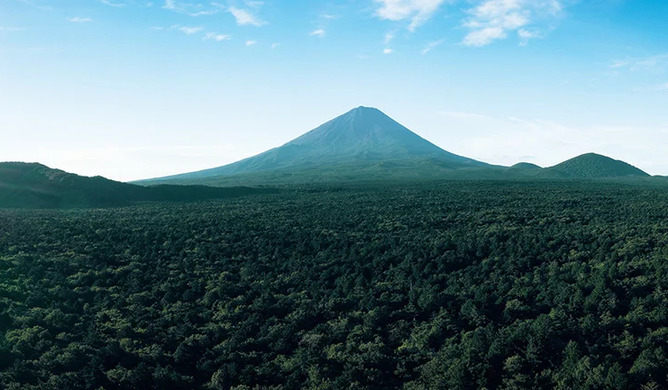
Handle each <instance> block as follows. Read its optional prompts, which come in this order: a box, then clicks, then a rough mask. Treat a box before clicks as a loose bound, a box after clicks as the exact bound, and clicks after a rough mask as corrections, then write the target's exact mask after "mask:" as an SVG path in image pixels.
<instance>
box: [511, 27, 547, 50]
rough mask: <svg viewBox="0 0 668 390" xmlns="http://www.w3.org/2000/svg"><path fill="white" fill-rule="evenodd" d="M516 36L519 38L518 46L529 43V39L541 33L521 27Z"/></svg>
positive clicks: (539, 36)
mask: <svg viewBox="0 0 668 390" xmlns="http://www.w3.org/2000/svg"><path fill="white" fill-rule="evenodd" d="M517 36H518V37H519V38H520V46H526V45H528V44H529V40H530V39H534V38H541V37H542V35H541V34H540V32H538V31H531V30H527V29H524V28H521V29H519V30H518V31H517Z"/></svg>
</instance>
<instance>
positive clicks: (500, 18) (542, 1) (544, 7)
mask: <svg viewBox="0 0 668 390" xmlns="http://www.w3.org/2000/svg"><path fill="white" fill-rule="evenodd" d="M562 9H563V5H562V4H561V0H484V1H483V2H482V3H480V4H479V5H478V6H476V7H473V8H472V9H469V10H468V11H466V12H467V13H468V14H469V17H468V18H467V19H466V20H465V21H464V27H466V28H468V29H469V30H470V32H469V33H468V34H467V35H466V37H464V40H463V41H462V44H464V45H466V46H477V47H480V46H486V45H489V44H490V43H492V42H494V41H495V40H499V39H505V38H506V37H507V36H508V33H509V32H512V31H517V35H518V37H519V39H520V45H526V44H527V43H528V41H529V39H531V38H538V37H540V32H539V31H538V30H536V29H527V28H526V27H527V26H529V25H531V24H532V23H534V22H535V21H536V20H537V19H544V18H548V17H549V18H554V17H556V16H558V15H559V14H560V13H561V11H562Z"/></svg>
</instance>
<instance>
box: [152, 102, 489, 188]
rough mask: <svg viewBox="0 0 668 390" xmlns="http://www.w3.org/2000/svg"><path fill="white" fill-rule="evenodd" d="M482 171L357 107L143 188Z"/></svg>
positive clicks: (379, 114) (376, 112) (374, 111)
mask: <svg viewBox="0 0 668 390" xmlns="http://www.w3.org/2000/svg"><path fill="white" fill-rule="evenodd" d="M486 167H489V165H488V164H485V163H482V162H479V161H475V160H473V159H470V158H466V157H462V156H458V155H455V154H452V153H449V152H446V151H445V150H443V149H441V148H439V147H438V146H436V145H434V144H432V143H431V142H429V141H427V140H425V139H424V138H422V137H420V136H418V135H417V134H415V133H413V132H412V131H410V130H408V129H407V128H406V127H404V126H402V125H401V124H399V123H397V122H396V121H394V120H393V119H392V118H390V117H388V116H387V115H385V114H384V113H382V112H381V111H380V110H378V109H375V108H369V107H358V108H355V109H353V110H351V111H349V112H347V113H345V114H343V115H341V116H339V117H337V118H335V119H332V120H330V121H329V122H327V123H325V124H323V125H321V126H319V127H317V128H315V129H313V130H311V131H309V132H307V133H305V134H304V135H302V136H300V137H298V138H296V139H294V140H292V141H290V142H288V143H286V144H284V145H283V146H280V147H278V148H274V149H271V150H268V151H266V152H264V153H261V154H258V155H256V156H253V157H250V158H247V159H244V160H241V161H238V162H235V163H232V164H229V165H225V166H221V167H217V168H212V169H206V170H203V171H198V172H192V173H185V174H180V175H174V176H168V177H162V178H157V179H150V180H146V181H143V182H141V183H142V184H150V183H170V182H183V183H213V182H215V181H216V180H218V179H224V178H226V177H231V176H241V175H243V176H244V178H256V179H257V178H265V179H276V178H281V177H292V178H294V177H295V176H297V177H302V178H312V179H315V180H317V178H318V177H328V178H331V177H332V176H341V177H343V178H345V177H359V175H362V176H365V177H373V176H375V175H381V176H383V175H385V174H389V175H392V174H397V173H400V172H403V173H405V174H407V175H413V174H416V173H419V170H420V169H422V170H423V171H425V169H426V171H442V170H455V169H465V168H486ZM392 171H394V173H393V172H392ZM397 171H399V172H397ZM411 171H412V172H411Z"/></svg>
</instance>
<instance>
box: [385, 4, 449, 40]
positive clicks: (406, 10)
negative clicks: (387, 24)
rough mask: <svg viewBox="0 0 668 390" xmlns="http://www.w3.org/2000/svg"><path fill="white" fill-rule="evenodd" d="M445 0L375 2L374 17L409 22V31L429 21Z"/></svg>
mask: <svg viewBox="0 0 668 390" xmlns="http://www.w3.org/2000/svg"><path fill="white" fill-rule="evenodd" d="M444 1H445V0H375V2H376V3H379V4H380V8H378V9H377V10H376V15H377V16H378V17H379V18H381V19H384V20H392V21H402V20H410V24H409V25H408V30H409V31H411V32H412V31H415V29H416V28H417V27H419V26H420V25H421V24H423V23H424V22H426V21H427V20H429V19H430V18H431V17H432V15H433V14H434V13H435V12H436V11H437V10H438V8H439V7H440V6H441V4H443V2H444Z"/></svg>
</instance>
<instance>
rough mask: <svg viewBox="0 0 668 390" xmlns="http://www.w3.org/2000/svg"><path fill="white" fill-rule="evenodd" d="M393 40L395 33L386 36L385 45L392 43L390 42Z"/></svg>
mask: <svg viewBox="0 0 668 390" xmlns="http://www.w3.org/2000/svg"><path fill="white" fill-rule="evenodd" d="M392 39H394V33H391V32H389V33H387V34H385V44H386V45H387V44H388V43H390V41H392Z"/></svg>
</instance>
